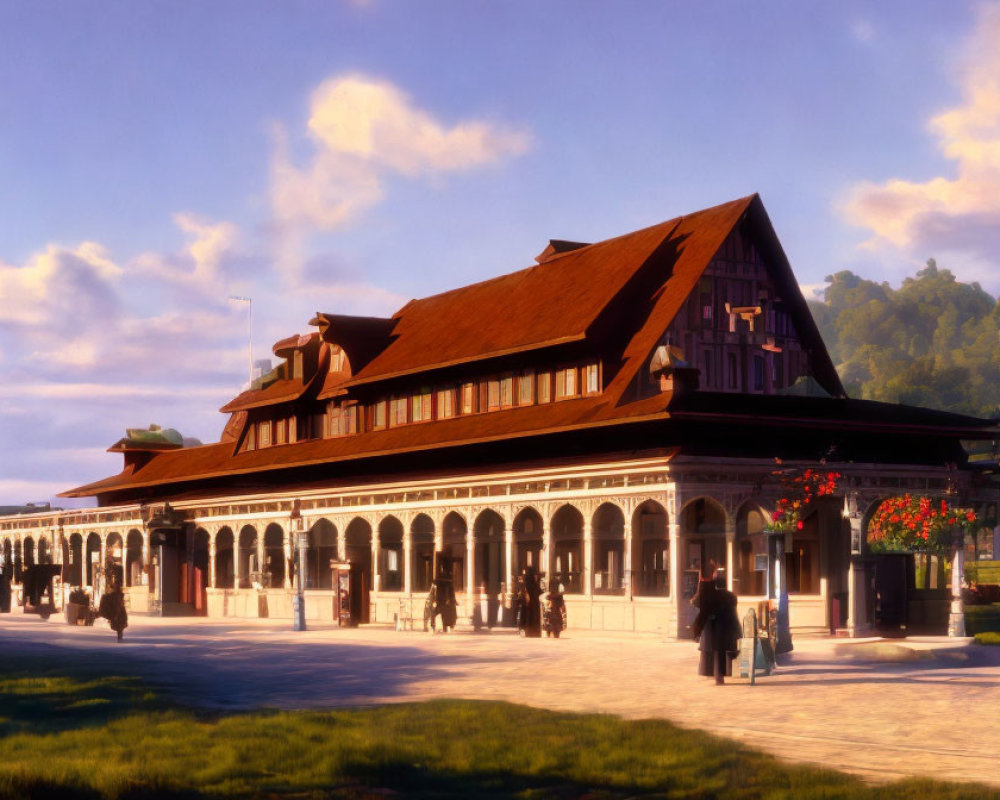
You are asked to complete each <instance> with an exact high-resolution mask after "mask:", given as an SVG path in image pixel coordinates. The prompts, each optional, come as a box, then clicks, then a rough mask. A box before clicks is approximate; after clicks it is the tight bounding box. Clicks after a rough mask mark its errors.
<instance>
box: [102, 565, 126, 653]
mask: <svg viewBox="0 0 1000 800" xmlns="http://www.w3.org/2000/svg"><path fill="white" fill-rule="evenodd" d="M104 574H105V575H106V576H107V587H108V588H107V591H106V592H105V593H104V594H103V595H101V602H100V605H99V606H98V614H99V615H100V616H102V617H104V618H105V619H106V620H107V621H108V624H109V625H110V626H111V630H113V631H114V632H115V633H116V634H117V635H118V641H119V642H120V641H121V640H122V634H123V633H124V631H125V629H126V628H127V627H128V611H126V610H125V593H124V592H123V591H122V570H121V568H120V567H117V566H116V565H115V564H113V563H112V562H111V561H110V560H109V562H108V565H107V566H106V567H105V570H104Z"/></svg>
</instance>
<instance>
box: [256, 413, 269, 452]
mask: <svg viewBox="0 0 1000 800" xmlns="http://www.w3.org/2000/svg"><path fill="white" fill-rule="evenodd" d="M257 446H258V447H270V446H271V420H269V419H267V420H264V421H263V422H260V423H258V424H257Z"/></svg>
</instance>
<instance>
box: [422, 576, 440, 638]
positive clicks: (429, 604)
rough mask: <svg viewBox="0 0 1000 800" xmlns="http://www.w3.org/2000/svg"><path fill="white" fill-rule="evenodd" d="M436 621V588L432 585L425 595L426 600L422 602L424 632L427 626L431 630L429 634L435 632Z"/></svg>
mask: <svg viewBox="0 0 1000 800" xmlns="http://www.w3.org/2000/svg"><path fill="white" fill-rule="evenodd" d="M436 619H437V587H436V586H435V585H434V584H433V583H432V584H431V590H430V591H429V592H428V593H427V599H426V600H425V601H424V630H427V628H428V626H429V627H430V629H431V633H435V632H436V631H437V625H436V623H435V620H436Z"/></svg>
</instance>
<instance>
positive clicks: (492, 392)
mask: <svg viewBox="0 0 1000 800" xmlns="http://www.w3.org/2000/svg"><path fill="white" fill-rule="evenodd" d="M499 408H500V381H499V380H497V379H496V378H491V379H490V380H488V381H487V382H486V410H487V411H497V410H498V409H499Z"/></svg>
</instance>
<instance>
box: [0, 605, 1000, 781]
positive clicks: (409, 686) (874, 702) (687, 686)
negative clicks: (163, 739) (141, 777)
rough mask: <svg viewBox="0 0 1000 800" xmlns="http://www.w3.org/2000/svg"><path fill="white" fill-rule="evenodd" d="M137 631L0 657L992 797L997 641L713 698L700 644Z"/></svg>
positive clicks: (82, 637)
mask: <svg viewBox="0 0 1000 800" xmlns="http://www.w3.org/2000/svg"><path fill="white" fill-rule="evenodd" d="M130 625H131V627H129V628H128V630H127V631H126V632H125V641H124V642H123V643H121V644H118V643H117V642H116V641H115V638H114V634H113V633H112V632H111V631H110V630H109V629H108V627H107V623H106V622H104V621H100V620H99V621H98V622H97V624H96V625H95V627H93V628H84V627H79V628H78V627H70V626H67V625H65V624H64V623H63V622H62V620H61V619H60V618H58V617H52V618H51V619H50V620H48V621H42V620H40V619H39V618H37V617H34V616H22V615H18V614H14V615H3V616H0V654H3V653H11V652H22V653H34V654H50V655H51V656H52V657H53V658H54V659H66V658H67V656H69V655H71V654H72V653H75V652H84V651H85V652H87V653H92V654H96V655H97V657H98V658H103V657H107V659H108V665H109V669H117V670H128V671H135V672H137V673H139V674H142V675H144V676H145V677H147V678H148V679H149V680H150V681H152V682H153V683H155V684H157V685H159V686H161V687H163V688H164V689H166V690H168V691H169V692H170V693H171V694H172V695H173V696H174V697H175V698H176V699H177V700H179V701H181V702H183V703H189V704H192V705H196V706H200V707H211V708H219V709H234V710H235V709H246V708H255V707H273V708H321V707H332V706H349V705H369V704H378V703H391V702H400V701H411V700H427V699H431V698H446V697H453V698H472V699H483V700H509V701H511V702H515V703H523V704H527V705H530V706H535V707H537V708H548V709H553V710H559V711H587V712H601V713H609V714H618V715H621V716H623V717H628V718H647V717H657V718H663V719H668V720H671V721H672V722H675V723H677V724H679V725H682V726H687V727H692V728H700V729H703V730H708V731H713V732H715V733H718V734H720V735H722V736H727V737H731V738H733V739H736V740H739V741H741V742H744V743H745V744H747V745H750V746H753V747H757V748H760V749H763V750H766V751H769V752H771V753H774V754H775V755H778V756H780V757H782V758H787V759H790V760H794V761H800V762H809V763H814V764H820V765H824V766H828V767H833V768H837V769H843V770H848V771H850V772H853V773H856V774H859V775H862V776H864V777H866V778H868V779H872V780H891V779H895V778H899V777H904V776H909V775H924V776H928V777H933V778H937V779H941V780H973V781H981V782H987V783H992V784H994V785H998V786H1000V713H998V705H1000V704H998V701H1000V648H989V647H978V646H974V645H973V646H967V645H965V646H963V645H962V644H961V643H959V644H958V645H956V644H955V643H953V642H948V641H947V640H937V641H932V640H925V641H920V640H916V641H904V642H895V643H893V642H876V641H866V642H853V641H850V640H835V639H819V638H815V639H807V638H802V637H800V638H798V639H796V642H795V646H796V649H795V652H794V653H792V654H790V655H789V656H786V657H784V658H783V665H782V666H781V667H780V668H779V671H778V672H777V673H776V674H775V675H772V676H770V677H761V678H759V679H758V683H757V685H756V686H753V687H751V686H749V685H748V683H747V682H746V681H739V680H733V681H731V682H730V683H728V684H727V685H726V686H723V687H717V686H715V685H714V684H713V683H712V681H711V680H710V679H707V678H699V677H698V676H697V675H695V671H696V663H697V652H696V647H695V644H694V643H693V642H692V643H689V642H676V641H667V640H663V639H662V638H655V637H642V636H634V635H620V636H613V635H608V634H596V633H584V632H574V631H572V630H570V631H568V632H567V634H566V635H565V636H564V638H562V639H559V640H547V639H520V638H518V637H516V636H514V635H513V634H512V633H511V632H509V631H506V630H504V631H494V632H492V633H480V634H476V633H472V632H471V631H469V632H462V631H459V632H457V633H452V634H447V635H442V634H438V635H433V634H429V633H423V632H409V631H406V632H397V631H394V630H390V629H388V628H384V627H366V628H362V629H354V630H347V629H345V630H341V629H337V628H332V627H317V628H313V629H310V630H308V631H305V632H300V633H296V632H293V631H292V630H291V623H290V622H289V621H287V620H239V621H221V620H208V619H183V620H181V619H156V618H148V617H141V616H138V615H133V617H132V618H131V620H130ZM0 663H2V661H0Z"/></svg>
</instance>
